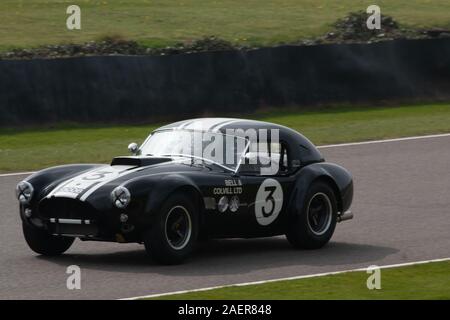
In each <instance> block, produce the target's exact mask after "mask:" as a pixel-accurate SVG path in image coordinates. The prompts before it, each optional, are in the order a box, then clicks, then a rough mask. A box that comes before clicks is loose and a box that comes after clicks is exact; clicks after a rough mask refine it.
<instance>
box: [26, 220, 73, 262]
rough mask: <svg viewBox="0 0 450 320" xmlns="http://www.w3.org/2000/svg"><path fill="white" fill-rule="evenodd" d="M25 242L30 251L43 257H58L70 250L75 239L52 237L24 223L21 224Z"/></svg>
mask: <svg viewBox="0 0 450 320" xmlns="http://www.w3.org/2000/svg"><path fill="white" fill-rule="evenodd" d="M22 230H23V235H24V237H25V241H26V242H27V244H28V246H29V247H30V249H31V250H33V251H34V252H36V253H39V254H42V255H44V256H59V255H60V254H62V253H64V252H65V251H67V249H69V248H70V246H71V245H72V243H73V241H74V240H75V238H69V237H60V236H53V235H51V234H48V233H47V232H45V231H42V230H40V229H37V228H35V227H33V226H31V225H29V224H27V223H25V222H23V223H22Z"/></svg>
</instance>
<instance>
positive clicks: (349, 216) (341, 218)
mask: <svg viewBox="0 0 450 320" xmlns="http://www.w3.org/2000/svg"><path fill="white" fill-rule="evenodd" d="M351 219H353V212H351V211H346V212H344V213H342V214H340V215H338V217H337V222H342V221H346V220H351Z"/></svg>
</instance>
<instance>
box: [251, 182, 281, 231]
mask: <svg viewBox="0 0 450 320" xmlns="http://www.w3.org/2000/svg"><path fill="white" fill-rule="evenodd" d="M282 207H283V189H282V188H281V185H280V183H279V182H278V181H277V180H275V179H266V180H264V181H263V183H261V186H260V187H259V189H258V193H257V194H256V200H255V214H256V221H258V223H259V224H260V225H263V226H267V225H269V224H271V223H272V222H273V221H274V220H275V219H276V218H277V217H278V214H279V213H280V211H281V208H282Z"/></svg>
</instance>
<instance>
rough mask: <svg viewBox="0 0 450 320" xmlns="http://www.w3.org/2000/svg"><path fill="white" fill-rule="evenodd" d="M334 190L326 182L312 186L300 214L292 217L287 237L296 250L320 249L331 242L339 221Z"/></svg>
mask: <svg viewBox="0 0 450 320" xmlns="http://www.w3.org/2000/svg"><path fill="white" fill-rule="evenodd" d="M337 212H338V209H337V201H336V196H335V194H334V192H333V189H332V188H331V187H330V186H329V185H328V184H326V183H324V182H316V183H313V184H312V185H311V187H310V188H309V190H308V193H307V195H306V199H305V205H304V206H303V210H302V212H301V213H300V214H295V215H293V216H291V217H290V221H289V226H288V230H287V232H286V237H287V239H288V241H289V242H290V243H291V244H292V245H293V246H294V247H296V248H301V249H318V248H321V247H323V246H324V245H325V244H327V243H328V241H330V239H331V236H332V235H333V233H334V229H335V227H336V221H337Z"/></svg>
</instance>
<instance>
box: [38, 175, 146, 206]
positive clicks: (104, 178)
mask: <svg viewBox="0 0 450 320" xmlns="http://www.w3.org/2000/svg"><path fill="white" fill-rule="evenodd" d="M139 169H141V168H140V167H133V166H103V167H99V168H95V169H93V170H89V171H88V172H84V173H82V174H80V175H78V176H76V177H74V178H71V179H68V180H66V181H64V182H62V183H61V184H59V185H58V186H57V187H56V188H55V189H53V191H52V192H50V193H49V194H48V195H47V198H50V197H64V198H72V199H76V198H77V197H80V196H81V197H80V200H81V201H85V200H86V199H87V197H89V195H91V194H92V193H93V192H95V191H96V190H98V189H99V188H100V187H102V186H104V185H105V184H107V183H109V182H111V181H113V180H115V179H117V178H120V177H122V176H125V175H128V174H130V173H133V172H135V171H137V170H139Z"/></svg>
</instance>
